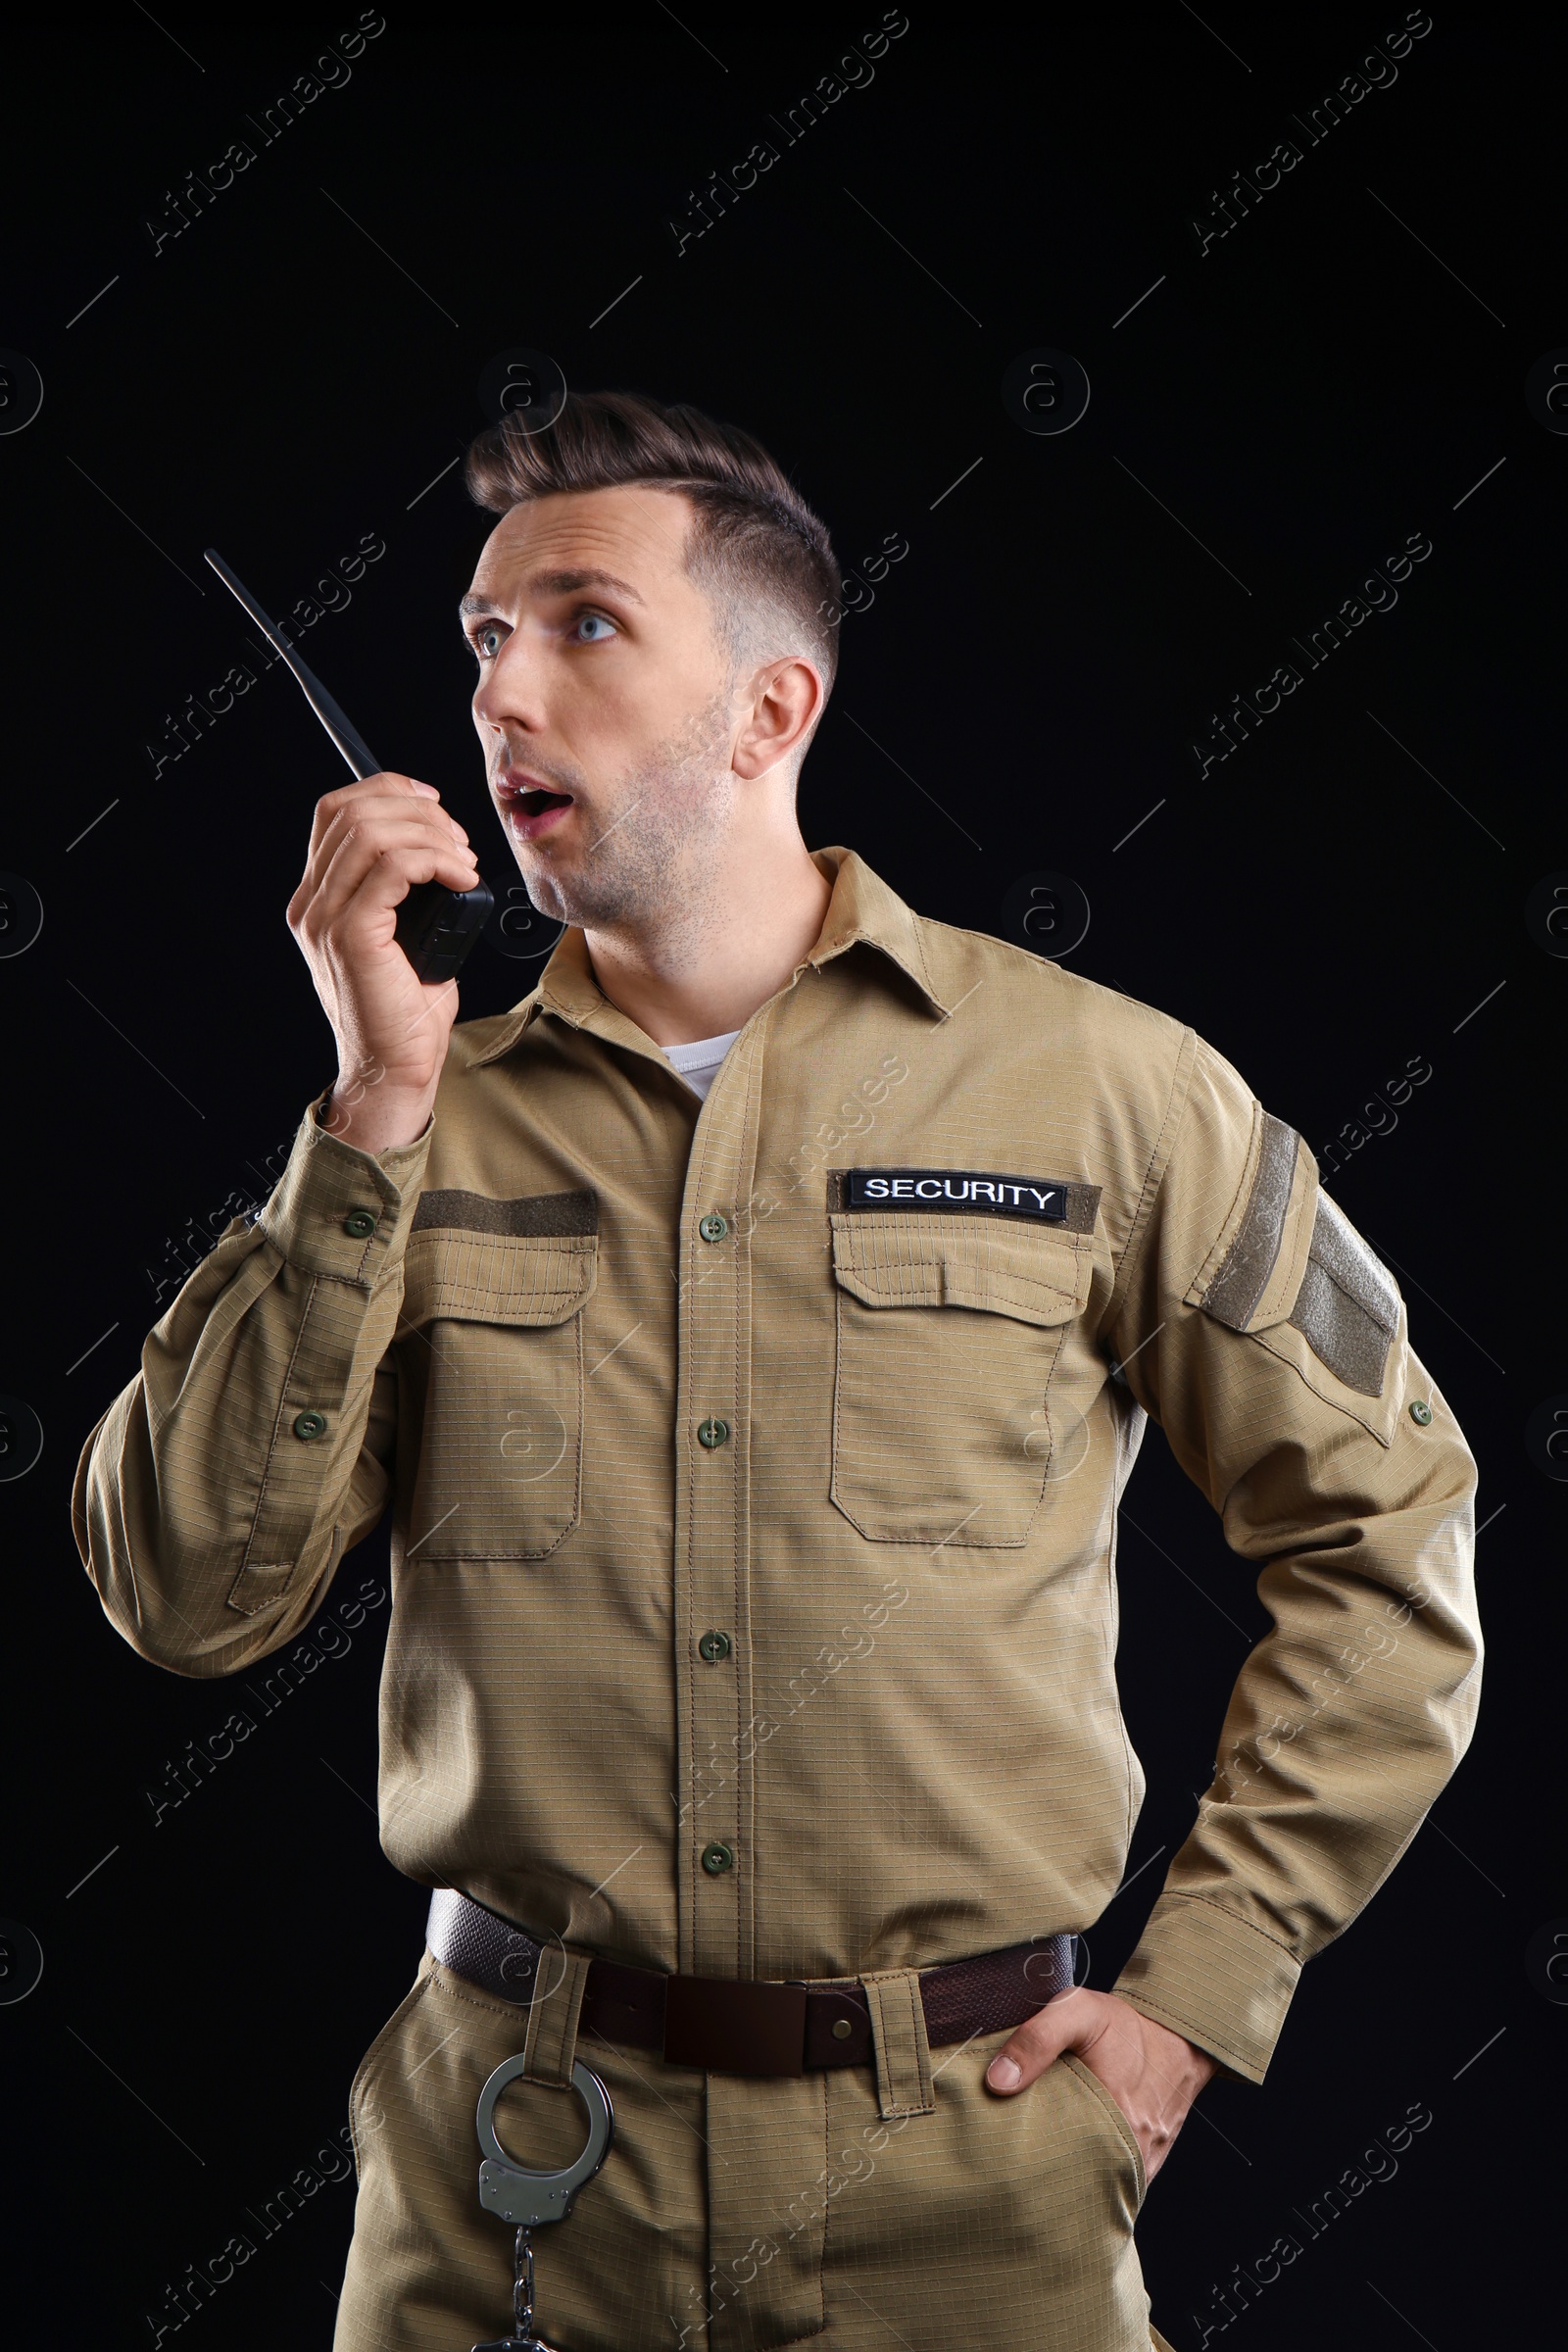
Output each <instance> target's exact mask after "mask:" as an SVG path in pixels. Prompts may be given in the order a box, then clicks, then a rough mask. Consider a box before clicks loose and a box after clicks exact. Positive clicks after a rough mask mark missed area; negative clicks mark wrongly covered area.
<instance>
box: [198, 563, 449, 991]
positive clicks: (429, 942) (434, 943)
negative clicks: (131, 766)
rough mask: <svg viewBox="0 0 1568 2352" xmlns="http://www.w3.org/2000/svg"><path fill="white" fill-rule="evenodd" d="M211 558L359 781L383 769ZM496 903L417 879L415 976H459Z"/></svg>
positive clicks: (408, 949) (406, 914) (401, 919)
mask: <svg viewBox="0 0 1568 2352" xmlns="http://www.w3.org/2000/svg"><path fill="white" fill-rule="evenodd" d="M207 561H208V563H209V564H211V565H212V567H213V569H214V570H215V571H216V572H217V574H218V576H219V578H220V579H221V581H222V583H223V585H224V587H225V588H227V589H229V590H230V591H231V593H232V594H233V595H235V596H237V597H238V599H239V601H240V603H241V604H242V605H243V606H244V608H245V610H246V612H247V613H249V614H250V616H251V618H252V620H254V621H255V623H256V626H257V627H258V628H259V629H260V630H261V632H262V634H263V636H264V637H265V638H266V639H267V641H268V643H269V645H271V646H274V647H275V648H276V650H277V652H278V653H280V654H281V655H282V657H283V659H284V661H285V662H287V663H288V665H289V667H290V669H291V670H292V671H293V672H294V675H295V677H296V678H297V679H298V680H299V682H300V684H301V686H302V687H303V688H304V690H305V699H306V701H307V702H308V703H309V704H310V706H311V709H312V710H313V711H315V712H316V715H317V717H318V718H319V720H320V722H321V724H322V726H323V727H324V728H325V729H326V731H327V733H328V735H330V736H331V738H332V741H333V742H334V743H335V744H336V745H337V748H338V750H339V751H340V752H341V753H342V755H343V757H344V759H345V760H347V761H348V763H349V765H350V767H351V768H352V769H353V771H354V773H355V775H356V776H357V777H358V778H359V779H360V781H361V783H363V782H364V781H365V779H366V777H367V776H377V775H379V774H380V773H381V772H382V763H381V761H380V760H378V759H377V758H376V756H375V754H374V753H373V752H372V751H371V749H370V747H369V745H368V743H367V742H366V740H365V737H364V736H363V735H362V734H361V733H360V732H359V730H358V728H357V727H352V726H351V725H350V724H349V722H348V720H347V719H346V718H345V717H344V715H343V713H342V711H340V710H339V709H338V707H337V705H336V703H334V702H333V700H332V697H331V696H330V695H329V694H328V693H327V691H326V688H325V687H324V686H323V685H322V684H321V682H320V680H319V678H317V677H315V676H313V674H312V672H311V671H310V670H308V669H307V668H306V666H305V664H304V662H302V661H301V660H300V658H299V656H298V654H297V653H296V652H295V651H294V648H293V647H292V645H290V643H289V641H288V639H287V638H286V637H285V636H284V634H283V632H282V630H281V629H280V628H279V627H278V626H277V624H276V622H275V621H271V620H269V619H268V617H267V614H266V613H264V612H263V611H262V608H261V606H260V605H259V604H258V603H257V602H256V599H255V597H254V596H252V595H251V593H250V591H249V589H247V588H245V587H243V586H242V585H241V583H240V582H239V581H238V580H237V579H236V578H235V576H234V574H233V573H232V572H231V571H230V570H229V568H228V565H227V564H225V563H224V562H223V559H222V557H221V555H220V554H219V553H218V550H217V549H216V548H213V547H210V548H209V549H208V550H207ZM494 906H495V899H494V897H493V895H492V893H491V891H490V889H489V887H488V885H487V884H485V883H483V882H476V883H475V884H474V886H473V888H472V890H448V889H447V887H446V885H445V884H444V883H442V882H417V883H416V884H415V885H414V887H413V889H412V890H411V891H410V892H409V895H408V897H407V898H406V899H405V900H404V901H403V902H402V904H401V905H400V907H398V921H397V942H398V946H399V947H400V948H401V949H402V950H403V953H404V955H405V956H407V957H408V959H409V961H410V963H412V964H413V966H414V969H415V973H416V975H417V978H419V979H420V980H451V979H453V978H455V977H456V975H457V973H458V972H459V971H460V970H461V968H462V966H463V962H464V958H465V957H466V956H467V954H468V951H469V949H470V948H471V947H472V946H473V943H474V941H475V940H476V939H477V938H478V936H479V934H480V932H481V931H482V930H483V929H484V926H485V924H486V922H487V921H488V919H489V916H490V913H491V909H492V908H493V907H494Z"/></svg>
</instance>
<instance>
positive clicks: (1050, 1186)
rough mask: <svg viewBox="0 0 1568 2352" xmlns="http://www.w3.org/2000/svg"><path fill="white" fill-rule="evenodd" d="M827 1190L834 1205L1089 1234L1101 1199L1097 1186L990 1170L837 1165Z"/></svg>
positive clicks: (832, 1205) (844, 1207)
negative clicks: (1015, 1220) (1010, 1220)
mask: <svg viewBox="0 0 1568 2352" xmlns="http://www.w3.org/2000/svg"><path fill="white" fill-rule="evenodd" d="M829 1188H830V1191H829V1206H830V1207H833V1208H837V1209H881V1210H885V1211H889V1212H892V1213H895V1214H896V1213H897V1212H899V1211H900V1210H907V1211H913V1212H916V1213H925V1214H928V1215H929V1214H930V1213H931V1212H932V1211H933V1210H934V1211H936V1212H937V1213H938V1214H946V1215H949V1216H968V1217H972V1216H976V1215H979V1216H985V1217H1006V1218H1018V1219H1020V1220H1021V1221H1023V1222H1025V1223H1027V1224H1030V1225H1065V1226H1066V1227H1067V1228H1068V1229H1069V1231H1071V1232H1074V1233H1090V1232H1093V1230H1094V1222H1095V1209H1096V1207H1097V1205H1098V1204H1099V1201H1100V1187H1099V1185H1097V1184H1071V1183H1063V1182H1062V1181H1061V1180H1060V1179H1059V1178H1054V1177H1049V1176H1007V1175H1004V1174H1002V1173H1001V1172H1000V1171H998V1170H996V1169H993V1168H835V1169H833V1170H831V1171H830V1174H829Z"/></svg>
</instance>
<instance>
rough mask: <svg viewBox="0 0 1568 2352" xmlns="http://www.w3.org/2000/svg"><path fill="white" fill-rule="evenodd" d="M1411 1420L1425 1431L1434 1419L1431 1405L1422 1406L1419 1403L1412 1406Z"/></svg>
mask: <svg viewBox="0 0 1568 2352" xmlns="http://www.w3.org/2000/svg"><path fill="white" fill-rule="evenodd" d="M1410 1418H1411V1420H1412V1421H1413V1422H1414V1423H1415V1424H1416V1427H1417V1428H1418V1429H1425V1428H1426V1426H1427V1423H1428V1422H1429V1421H1430V1420H1431V1418H1432V1407H1431V1405H1430V1404H1422V1403H1419V1402H1417V1403H1415V1404H1412V1405H1411V1407H1410Z"/></svg>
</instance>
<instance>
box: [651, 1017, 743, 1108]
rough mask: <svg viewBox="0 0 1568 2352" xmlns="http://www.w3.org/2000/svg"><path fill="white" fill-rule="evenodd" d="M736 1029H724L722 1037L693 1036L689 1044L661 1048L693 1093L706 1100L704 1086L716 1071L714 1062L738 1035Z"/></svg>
mask: <svg viewBox="0 0 1568 2352" xmlns="http://www.w3.org/2000/svg"><path fill="white" fill-rule="evenodd" d="M739 1035H740V1031H739V1030H738V1029H726V1030H725V1032H724V1034H723V1036H722V1037H699V1038H694V1039H693V1041H692V1043H691V1044H690V1045H689V1046H666V1047H665V1048H664V1052H665V1053H666V1054H668V1056H669V1058H670V1060H671V1061H672V1062H673V1063H674V1065H675V1067H676V1069H677V1070H679V1072H680V1074H681V1076H682V1077H683V1078H684V1079H685V1081H686V1083H687V1085H688V1086H689V1087H690V1088H691V1090H692V1092H693V1094H694V1095H701V1097H702V1098H703V1101H704V1102H705V1103H706V1102H707V1100H708V1090H709V1088H710V1087H711V1085H712V1083H713V1080H714V1079H715V1078H716V1077H717V1075H718V1065H719V1063H720V1062H721V1061H722V1060H723V1058H724V1056H725V1054H727V1053H728V1052H729V1050H730V1048H731V1046H732V1045H733V1044H734V1043H735V1040H736V1039H737V1038H738V1037H739Z"/></svg>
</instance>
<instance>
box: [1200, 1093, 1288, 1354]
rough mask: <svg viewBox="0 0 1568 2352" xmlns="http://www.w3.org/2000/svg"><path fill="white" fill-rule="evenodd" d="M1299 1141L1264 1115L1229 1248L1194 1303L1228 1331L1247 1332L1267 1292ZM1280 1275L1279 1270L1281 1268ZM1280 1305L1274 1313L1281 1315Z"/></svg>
mask: <svg viewBox="0 0 1568 2352" xmlns="http://www.w3.org/2000/svg"><path fill="white" fill-rule="evenodd" d="M1299 1146H1300V1138H1299V1136H1298V1134H1297V1132H1296V1129H1295V1128H1294V1127H1288V1126H1287V1125H1286V1124H1285V1121H1284V1120H1283V1119H1276V1118H1274V1117H1273V1116H1272V1115H1271V1113H1270V1112H1268V1111H1264V1112H1263V1113H1262V1116H1261V1135H1260V1138H1259V1142H1258V1149H1257V1157H1256V1161H1255V1163H1254V1165H1253V1169H1252V1182H1251V1189H1250V1192H1249V1194H1248V1197H1247V1206H1246V1207H1245V1209H1244V1210H1243V1211H1242V1221H1241V1223H1240V1225H1238V1227H1237V1228H1236V1232H1235V1235H1234V1237H1233V1238H1232V1241H1231V1245H1230V1247H1229V1249H1228V1250H1226V1252H1225V1255H1224V1256H1223V1257H1222V1258H1221V1260H1220V1262H1219V1265H1218V1266H1217V1267H1216V1268H1215V1271H1214V1273H1213V1275H1212V1276H1211V1277H1210V1279H1209V1281H1208V1284H1207V1286H1206V1288H1205V1289H1204V1290H1203V1292H1202V1294H1201V1297H1200V1298H1198V1299H1196V1300H1195V1303H1196V1304H1198V1305H1200V1306H1201V1307H1202V1309H1203V1312H1204V1313H1205V1314H1207V1315H1212V1316H1213V1318H1214V1320H1215V1322H1216V1323H1223V1324H1225V1325H1226V1326H1227V1328H1228V1329H1229V1330H1231V1331H1250V1330H1251V1329H1252V1328H1253V1322H1254V1317H1255V1316H1256V1313H1257V1310H1258V1307H1259V1305H1260V1304H1261V1302H1262V1300H1263V1297H1264V1293H1265V1292H1266V1291H1267V1290H1268V1287H1269V1281H1270V1277H1271V1276H1272V1274H1273V1272H1274V1269H1275V1266H1276V1264H1277V1262H1278V1259H1279V1255H1280V1245H1281V1243H1282V1241H1283V1240H1284V1238H1285V1226H1286V1219H1287V1216H1288V1214H1289V1211H1290V1207H1291V1200H1292V1195H1293V1193H1294V1192H1295V1191H1296V1190H1297V1189H1298V1188H1297V1171H1298V1165H1299V1159H1300V1150H1299ZM1282 1271H1283V1269H1282ZM1284 1311H1285V1310H1284V1307H1283V1305H1281V1307H1280V1308H1279V1309H1278V1312H1279V1313H1281V1314H1283V1313H1284Z"/></svg>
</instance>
